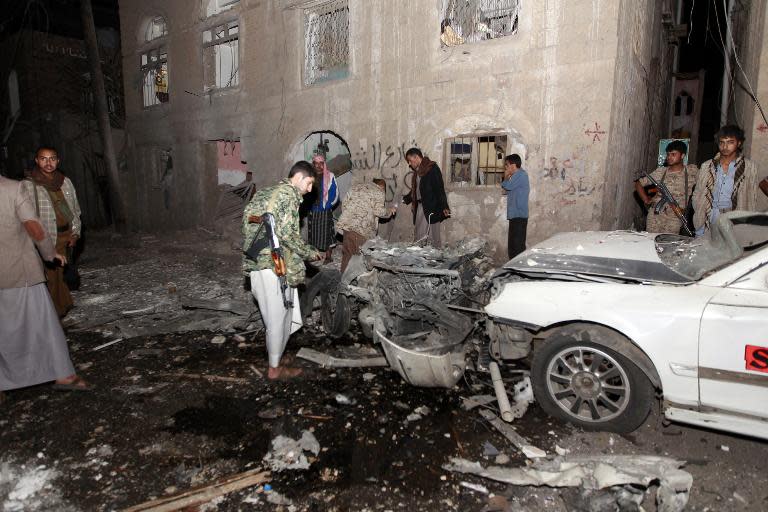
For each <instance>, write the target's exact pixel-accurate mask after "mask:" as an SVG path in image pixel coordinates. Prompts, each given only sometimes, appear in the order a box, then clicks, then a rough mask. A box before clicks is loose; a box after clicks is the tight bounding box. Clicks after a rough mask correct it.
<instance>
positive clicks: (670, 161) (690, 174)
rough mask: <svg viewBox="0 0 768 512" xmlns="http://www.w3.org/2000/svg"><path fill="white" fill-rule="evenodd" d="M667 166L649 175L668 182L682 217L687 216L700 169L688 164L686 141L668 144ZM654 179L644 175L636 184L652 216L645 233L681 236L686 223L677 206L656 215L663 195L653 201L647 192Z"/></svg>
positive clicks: (654, 197)
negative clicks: (679, 216) (655, 210)
mask: <svg viewBox="0 0 768 512" xmlns="http://www.w3.org/2000/svg"><path fill="white" fill-rule="evenodd" d="M666 149H667V165H666V167H657V168H656V169H655V170H653V171H651V172H650V173H649V174H650V175H651V176H652V177H653V179H655V180H656V181H657V182H659V183H664V184H665V185H666V186H667V188H668V189H669V192H670V193H671V194H672V196H673V197H674V198H675V199H676V200H677V203H678V204H679V205H680V214H682V215H683V216H685V209H686V206H687V205H688V201H689V200H690V199H691V193H692V190H693V186H694V184H695V183H696V177H697V175H698V172H699V169H698V167H696V166H695V165H692V164H687V165H686V164H684V163H683V161H684V159H685V154H686V153H687V152H688V147H687V146H686V144H685V142H683V141H680V140H674V141H672V142H670V143H669V144H667V148H666ZM649 184H650V180H649V179H648V178H647V177H645V176H643V177H642V178H640V179H638V180H637V181H635V190H637V194H638V195H639V196H640V199H641V200H642V201H643V203H645V206H646V207H647V208H648V217H647V220H646V226H645V230H646V231H648V232H649V233H673V234H675V235H676V234H678V233H679V232H680V229H682V227H683V226H682V223H681V222H680V219H679V218H678V217H677V215H676V214H675V212H674V210H673V208H674V207H673V206H672V205H670V204H667V205H665V206H664V208H663V209H662V210H661V212H659V213H658V214H656V213H655V212H654V208H655V207H656V203H658V202H659V201H660V200H661V192H657V193H656V195H655V196H653V198H650V197H648V194H647V193H646V191H645V188H644V187H646V186H647V185H649Z"/></svg>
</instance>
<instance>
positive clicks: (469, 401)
mask: <svg viewBox="0 0 768 512" xmlns="http://www.w3.org/2000/svg"><path fill="white" fill-rule="evenodd" d="M494 401H496V397H495V396H492V395H473V396H469V397H466V398H462V400H461V408H462V409H464V410H465V411H471V410H472V409H474V408H476V407H480V406H482V405H488V404H490V403H491V402H494Z"/></svg>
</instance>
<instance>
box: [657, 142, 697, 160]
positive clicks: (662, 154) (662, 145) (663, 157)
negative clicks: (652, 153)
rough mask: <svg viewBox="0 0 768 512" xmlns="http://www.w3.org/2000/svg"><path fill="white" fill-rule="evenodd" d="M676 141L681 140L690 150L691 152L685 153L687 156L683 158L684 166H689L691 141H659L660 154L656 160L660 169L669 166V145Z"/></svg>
mask: <svg viewBox="0 0 768 512" xmlns="http://www.w3.org/2000/svg"><path fill="white" fill-rule="evenodd" d="M674 140H679V141H681V142H683V143H685V147H687V148H688V149H689V151H686V152H685V156H684V157H683V165H688V153H690V147H691V139H661V140H660V141H659V153H658V155H657V158H656V163H657V165H658V166H659V167H663V166H665V165H667V145H668V144H669V143H670V142H672V141H674Z"/></svg>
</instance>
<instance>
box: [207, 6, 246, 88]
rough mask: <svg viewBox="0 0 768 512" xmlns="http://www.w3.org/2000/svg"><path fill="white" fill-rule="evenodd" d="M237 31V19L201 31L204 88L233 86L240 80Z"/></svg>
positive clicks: (238, 28) (238, 29)
mask: <svg viewBox="0 0 768 512" xmlns="http://www.w3.org/2000/svg"><path fill="white" fill-rule="evenodd" d="M239 32H240V27H239V25H238V22H237V21H231V22H229V23H225V24H223V25H219V26H218V27H214V28H212V29H210V30H206V31H204V32H203V74H204V79H205V88H206V89H223V88H226V87H234V86H236V85H237V84H238V83H239V82H240V54H239V51H238V49H239V45H238V36H239Z"/></svg>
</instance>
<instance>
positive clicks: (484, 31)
mask: <svg viewBox="0 0 768 512" xmlns="http://www.w3.org/2000/svg"><path fill="white" fill-rule="evenodd" d="M520 2H521V0H440V4H441V6H440V14H441V18H440V19H441V20H442V21H441V22H440V42H441V45H442V46H457V45H460V44H464V43H474V42H477V41H484V40H486V39H496V38H499V37H504V36H508V35H511V34H514V33H516V32H517V25H518V16H519V14H520Z"/></svg>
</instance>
